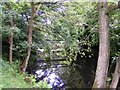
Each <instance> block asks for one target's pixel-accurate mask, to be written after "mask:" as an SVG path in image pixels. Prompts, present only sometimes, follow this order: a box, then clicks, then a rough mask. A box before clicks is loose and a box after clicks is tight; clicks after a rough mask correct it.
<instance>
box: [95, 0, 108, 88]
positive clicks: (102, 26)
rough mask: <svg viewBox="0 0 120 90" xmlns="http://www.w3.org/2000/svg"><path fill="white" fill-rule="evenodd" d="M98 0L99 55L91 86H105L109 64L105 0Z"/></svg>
mask: <svg viewBox="0 0 120 90" xmlns="http://www.w3.org/2000/svg"><path fill="white" fill-rule="evenodd" d="M102 1H104V0H100V1H99V3H98V5H99V56H98V62H97V69H96V76H95V80H94V84H93V88H106V79H107V73H108V66H109V53H110V50H109V47H110V45H109V31H108V17H107V15H106V11H107V2H102Z"/></svg>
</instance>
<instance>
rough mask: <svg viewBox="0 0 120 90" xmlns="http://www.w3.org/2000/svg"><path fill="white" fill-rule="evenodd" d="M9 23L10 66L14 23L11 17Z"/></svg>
mask: <svg viewBox="0 0 120 90" xmlns="http://www.w3.org/2000/svg"><path fill="white" fill-rule="evenodd" d="M10 23H11V32H10V41H9V42H10V51H9V58H10V64H12V48H13V31H14V22H13V16H11V17H10Z"/></svg>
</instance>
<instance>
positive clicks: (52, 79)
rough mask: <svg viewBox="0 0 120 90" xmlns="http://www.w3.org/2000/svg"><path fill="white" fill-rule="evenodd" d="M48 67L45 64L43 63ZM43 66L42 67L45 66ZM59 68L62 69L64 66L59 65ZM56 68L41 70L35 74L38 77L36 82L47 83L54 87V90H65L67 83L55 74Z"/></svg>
mask: <svg viewBox="0 0 120 90" xmlns="http://www.w3.org/2000/svg"><path fill="white" fill-rule="evenodd" d="M43 64H44V65H46V64H45V63H43ZM44 65H42V66H44ZM56 67H57V68H60V67H62V65H57V66H56ZM55 70H56V68H49V69H45V70H43V69H40V70H37V71H36V72H35V75H36V77H37V78H36V82H39V81H40V80H43V81H47V83H48V85H49V86H52V89H53V90H56V89H59V88H60V89H62V90H64V87H65V83H64V81H63V80H62V79H61V78H60V77H59V76H58V75H57V74H56V72H55Z"/></svg>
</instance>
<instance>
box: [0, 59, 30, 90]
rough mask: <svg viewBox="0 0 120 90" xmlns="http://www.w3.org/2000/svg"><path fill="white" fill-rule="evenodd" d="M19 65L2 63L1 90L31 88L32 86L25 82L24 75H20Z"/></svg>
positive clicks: (0, 74) (0, 73)
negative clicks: (6, 89)
mask: <svg viewBox="0 0 120 90" xmlns="http://www.w3.org/2000/svg"><path fill="white" fill-rule="evenodd" d="M17 64H18V63H16V64H13V65H10V64H9V62H4V61H3V62H2V67H0V69H1V72H0V77H1V78H2V79H1V82H0V89H1V88H21V87H23V88H30V87H31V85H29V84H28V83H26V82H25V81H24V75H23V74H20V73H18V66H17Z"/></svg>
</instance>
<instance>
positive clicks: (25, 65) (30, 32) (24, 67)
mask: <svg viewBox="0 0 120 90" xmlns="http://www.w3.org/2000/svg"><path fill="white" fill-rule="evenodd" d="M31 6H32V14H31V18H30V25H29V35H28V44H29V46H28V49H27V55H26V57H25V60H24V62H23V64H22V66H21V71H22V72H24V71H26V68H27V65H28V61H29V58H30V54H31V47H32V32H33V23H34V22H33V18H34V14H35V6H34V2H31Z"/></svg>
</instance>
